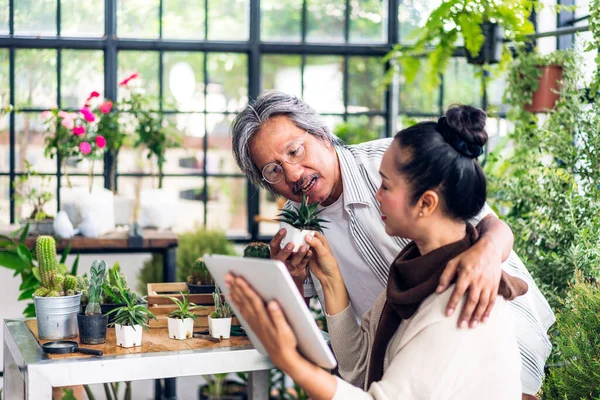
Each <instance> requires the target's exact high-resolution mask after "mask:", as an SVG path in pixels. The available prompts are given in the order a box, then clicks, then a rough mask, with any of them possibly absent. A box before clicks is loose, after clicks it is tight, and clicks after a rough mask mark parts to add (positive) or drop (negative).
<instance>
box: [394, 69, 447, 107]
mask: <svg viewBox="0 0 600 400" xmlns="http://www.w3.org/2000/svg"><path fill="white" fill-rule="evenodd" d="M422 79H423V77H422V74H420V73H419V74H417V76H416V78H415V80H414V82H412V83H411V84H409V85H407V84H405V82H404V76H403V75H402V74H400V88H399V91H400V94H399V96H398V97H399V101H400V104H399V105H398V107H399V108H398V109H399V110H400V112H401V113H402V112H410V113H433V114H435V115H437V114H438V113H439V112H440V110H439V99H440V91H439V90H436V91H435V92H433V93H429V92H426V91H424V90H423V88H422V86H421V81H422Z"/></svg>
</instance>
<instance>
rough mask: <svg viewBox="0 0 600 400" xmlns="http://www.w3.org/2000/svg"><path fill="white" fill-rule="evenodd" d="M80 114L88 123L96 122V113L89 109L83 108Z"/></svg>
mask: <svg viewBox="0 0 600 400" xmlns="http://www.w3.org/2000/svg"><path fill="white" fill-rule="evenodd" d="M79 112H80V113H82V114H83V118H85V120H86V121H87V122H94V121H95V120H96V116H95V115H94V113H93V112H91V111H90V109H89V108H87V107H83V108H82V109H81V110H79Z"/></svg>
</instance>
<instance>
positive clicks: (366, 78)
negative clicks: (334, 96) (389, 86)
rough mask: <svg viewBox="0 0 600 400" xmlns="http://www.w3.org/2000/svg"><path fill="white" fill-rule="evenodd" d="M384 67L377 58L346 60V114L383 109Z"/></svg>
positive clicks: (352, 58) (351, 58)
mask: <svg viewBox="0 0 600 400" xmlns="http://www.w3.org/2000/svg"><path fill="white" fill-rule="evenodd" d="M383 76H384V65H383V63H382V62H381V59H380V58H377V57H350V58H349V59H348V80H349V82H348V112H350V113H352V112H364V111H382V110H383V109H384V93H385V92H384V88H383V87H382V85H383Z"/></svg>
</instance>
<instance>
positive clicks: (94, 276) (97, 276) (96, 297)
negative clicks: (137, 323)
mask: <svg viewBox="0 0 600 400" xmlns="http://www.w3.org/2000/svg"><path fill="white" fill-rule="evenodd" d="M105 275H106V261H104V260H95V261H94V262H93V263H92V267H91V268H90V279H89V289H88V303H87V306H86V307H85V312H84V313H79V314H77V323H78V325H79V341H80V342H81V343H84V344H101V343H104V342H106V326H107V325H108V316H107V315H103V314H102V311H101V309H100V301H101V300H102V283H103V282H104V276H105Z"/></svg>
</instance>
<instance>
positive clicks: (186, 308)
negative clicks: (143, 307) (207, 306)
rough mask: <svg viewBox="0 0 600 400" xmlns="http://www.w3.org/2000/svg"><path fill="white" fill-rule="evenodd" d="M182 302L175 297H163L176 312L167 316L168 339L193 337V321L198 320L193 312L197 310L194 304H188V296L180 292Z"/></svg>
mask: <svg viewBox="0 0 600 400" xmlns="http://www.w3.org/2000/svg"><path fill="white" fill-rule="evenodd" d="M180 294H181V298H182V300H179V299H178V298H177V297H172V296H165V297H167V298H169V299H171V301H172V302H173V303H175V305H177V310H175V311H171V312H170V313H169V314H167V317H168V319H167V323H168V326H169V338H171V339H178V340H184V339H189V338H191V337H193V336H194V321H197V320H198V317H197V316H196V314H194V310H195V309H196V308H199V307H200V306H197V305H196V304H194V303H190V299H189V296H188V295H186V294H183V292H180Z"/></svg>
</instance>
